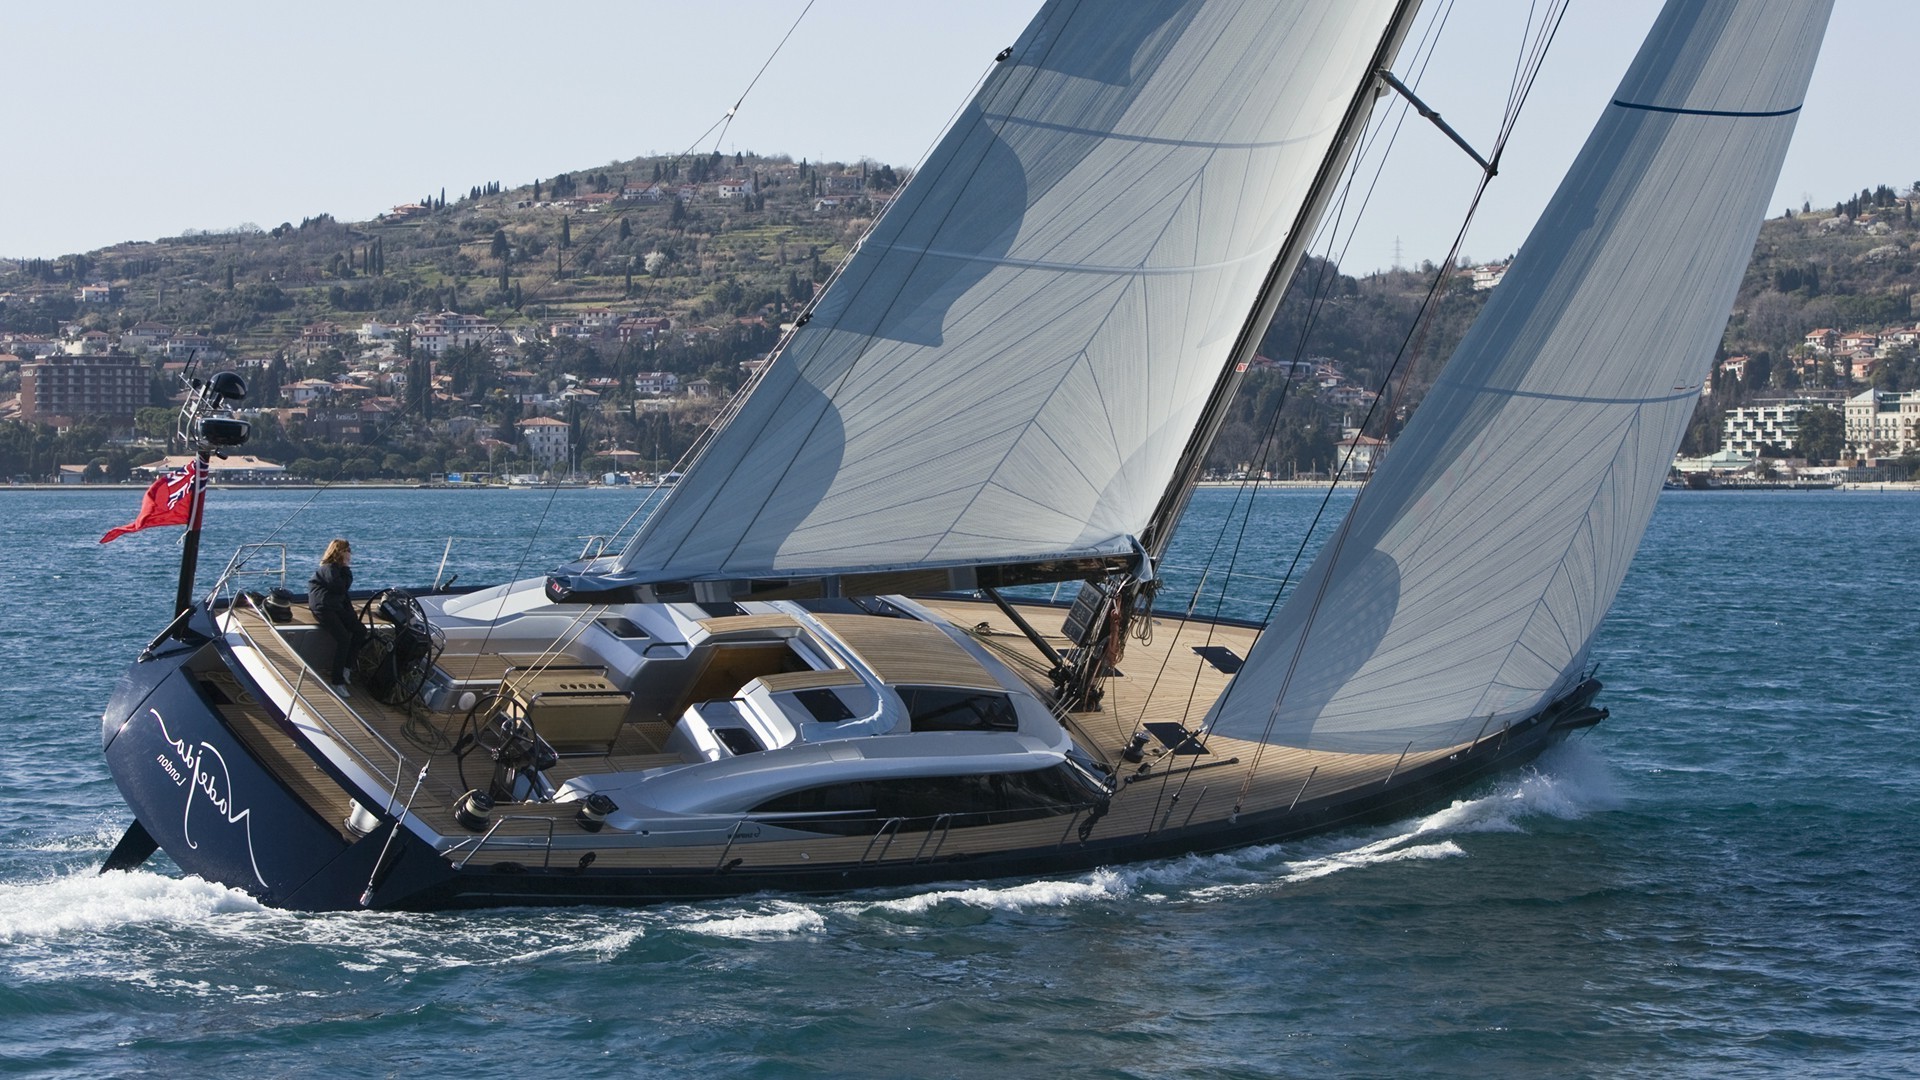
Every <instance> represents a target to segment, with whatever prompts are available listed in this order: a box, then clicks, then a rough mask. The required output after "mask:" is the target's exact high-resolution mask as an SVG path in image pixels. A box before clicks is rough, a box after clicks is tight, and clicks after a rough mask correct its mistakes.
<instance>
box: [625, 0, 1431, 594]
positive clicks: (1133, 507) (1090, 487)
mask: <svg viewBox="0 0 1920 1080" xmlns="http://www.w3.org/2000/svg"><path fill="white" fill-rule="evenodd" d="M1415 6H1416V5H1415V3H1414V2H1413V0H1338V2H1328V0H1286V2H1279V3H1264V4H1249V3H1241V2H1227V0H1156V2H1147V0H1141V2H1129V3H1125V4H1109V3H1093V2H1077V0H1055V2H1051V3H1048V4H1047V5H1046V6H1045V7H1044V8H1043V9H1042V11H1041V12H1040V14H1039V15H1038V16H1037V17H1036V18H1035V19H1034V21H1033V24H1032V25H1031V26H1029V27H1028V28H1027V30H1026V31H1025V32H1024V33H1023V34H1022V35H1021V37H1020V39H1019V40H1018V42H1017V43H1016V44H1015V45H1014V46H1013V48H1012V49H1011V50H1010V54H1009V56H1008V57H1007V59H1006V60H1005V61H1004V62H1003V63H1001V64H999V65H997V66H996V68H995V69H994V71H993V73H992V74H991V75H990V76H989V77H988V79H987V80H986V81H985V83H984V85H983V87H982V89H981V90H980V92H979V94H978V95H977V96H976V97H975V99H974V100H973V102H972V103H971V104H970V105H969V106H968V107H967V108H966V110H965V111H964V112H963V113H962V114H961V116H960V117H959V119H958V120H957V121H956V122H955V124H954V125H953V127H952V128H951V129H950V130H949V131H948V132H947V133H946V135H945V137H944V138H943V139H942V140H941V142H940V143H939V145H938V146H937V147H936V148H935V150H934V151H933V153H932V154H931V155H930V156H929V158H928V160H927V162H926V164H925V166H924V167H923V168H922V169H921V170H920V172H919V173H918V174H917V175H916V176H915V177H914V179H913V180H912V182H911V183H910V184H908V186H907V187H906V189H905V190H904V191H903V192H902V193H901V195H900V197H899V198H898V200H897V201H896V204H895V205H894V206H893V207H892V209H891V210H889V211H888V212H887V214H886V215H885V216H884V218H883V219H882V220H881V222H880V223H879V225H878V226H877V227H876V229H875V230H874V231H873V232H872V233H871V234H870V235H869V236H868V237H867V239H866V240H865V241H864V242H863V244H862V246H861V248H860V249H859V251H858V252H857V253H856V254H855V255H854V257H853V258H852V259H851V260H850V261H849V262H848V264H847V266H846V267H845V269H844V270H843V271H842V273H841V275H840V277H839V278H838V280H836V281H835V283H834V284H833V286H832V287H831V288H830V289H829V290H828V291H827V293H826V294H825V295H824V296H823V297H822V299H821V301H820V302H819V304H818V305H817V306H816V308H815V309H814V310H813V311H812V313H811V316H810V319H809V321H807V322H806V323H805V325H803V326H802V327H801V328H800V329H799V330H798V331H797V332H796V333H795V335H794V336H793V338H792V340H791V341H790V342H789V343H788V345H787V347H786V349H785V350H784V351H783V352H782V353H781V354H780V356H779V357H778V358H777V359H776V361H775V362H774V363H773V365H772V366H771V367H770V368H769V369H768V371H767V373H766V376H765V378H764V380H763V382H762V383H761V384H760V385H759V386H758V387H757V388H756V389H755V390H754V392H753V394H752V395H751V397H750V398H749V399H748V400H747V401H746V403H745V404H744V406H743V407H742V411H741V412H740V414H739V415H738V416H737V417H736V418H735V419H734V420H733V421H732V422H731V423H730V424H729V425H728V426H727V427H726V428H725V429H724V430H723V431H722V432H721V433H720V434H719V435H718V436H717V437H716V438H715V439H714V441H713V442H712V443H711V444H710V445H709V447H708V448H707V449H706V450H705V451H704V452H703V453H702V455H701V456H700V457H699V459H698V460H697V461H696V462H695V463H694V464H693V465H692V466H691V468H690V469H689V470H688V472H687V475H686V476H685V477H684V478H683V479H682V480H681V481H680V482H679V484H678V485H677V487H676V488H675V490H674V491H673V492H672V494H671V496H670V497H669V498H668V499H667V500H666V501H665V502H664V503H663V504H662V506H661V507H660V508H659V509H658V510H657V511H656V512H655V513H654V514H653V516H652V517H651V518H650V519H649V520H648V521H647V522H646V523H645V524H644V525H643V526H642V527H641V529H640V530H639V532H638V533H637V534H636V535H635V537H634V539H633V541H632V542H631V543H630V544H629V545H628V547H627V548H626V550H625V551H624V552H623V553H622V555H621V556H620V557H619V558H618V560H616V567H615V569H614V570H613V577H614V578H615V579H619V580H624V581H626V582H629V583H646V582H665V581H701V580H706V581H714V580H728V579H734V580H737V579H743V578H768V577H773V578H784V577H799V576H821V577H826V576H831V575H835V574H843V573H863V572H882V571H892V570H902V569H918V568H927V567H959V566H980V565H987V564H1006V563H1018V562H1026V563H1032V562H1040V561H1044V560H1050V559H1056V558H1063V557H1065V558H1073V557H1087V556H1111V555H1116V554H1121V553H1128V552H1130V551H1132V550H1133V548H1134V544H1135V541H1134V540H1133V538H1134V537H1136V536H1138V535H1139V534H1140V532H1141V531H1142V530H1143V528H1144V527H1145V526H1146V524H1147V522H1148V519H1149V518H1150V516H1151V515H1152V512H1153V509H1154V506H1155V504H1156V502H1157V501H1158V500H1159V499H1160V497H1161V495H1162V493H1163V491H1164V490H1165V489H1166V488H1167V485H1168V480H1169V477H1170V476H1171V475H1172V472H1173V470H1174V467H1175V463H1176V461H1177V459H1178V458H1179V456H1180V454H1181V451H1182V449H1183V448H1184V447H1185V445H1186V443H1187V440H1188V437H1189V435H1190V434H1191V433H1192V432H1193V430H1194V428H1195V426H1196V424H1197V422H1198V419H1199V415H1200V413H1201V411H1202V407H1203V405H1204V404H1205V401H1206V398H1207V396H1208V393H1209V391H1210V390H1211V389H1212V387H1213V386H1214V384H1215V382H1216V380H1217V379H1218V378H1219V377H1220V374H1221V372H1222V371H1223V369H1224V368H1225V366H1226V364H1227V363H1228V358H1229V355H1230V353H1231V352H1232V351H1233V347H1234V344H1235V340H1236V338H1237V337H1238V335H1239V333H1240V331H1241V328H1242V326H1243V324H1245V323H1246V322H1247V320H1248V313H1249V311H1250V310H1252V309H1253V308H1254V307H1255V306H1256V305H1258V304H1261V303H1262V301H1263V295H1262V294H1263V283H1264V282H1266V281H1267V280H1268V279H1269V277H1270V276H1277V277H1278V278H1279V279H1280V283H1281V284H1282V285H1284V282H1285V277H1286V276H1287V275H1288V274H1290V273H1291V269H1292V261H1290V260H1297V257H1298V251H1299V250H1300V248H1301V246H1302V245H1301V242H1300V241H1299V239H1298V238H1297V237H1295V239H1294V240H1293V242H1292V243H1291V245H1290V246H1289V238H1290V236H1294V235H1295V234H1297V233H1298V232H1300V231H1301V230H1300V229H1298V228H1296V226H1297V225H1300V224H1301V223H1303V222H1304V223H1305V224H1306V227H1307V229H1308V230H1310V228H1311V220H1312V216H1313V215H1312V213H1311V212H1309V211H1310V210H1311V204H1312V201H1313V200H1314V199H1315V198H1316V197H1317V196H1316V194H1315V191H1316V183H1315V178H1316V176H1317V175H1318V174H1320V173H1321V172H1322V171H1323V169H1324V168H1325V167H1326V165H1327V163H1328V162H1329V161H1330V160H1332V159H1335V158H1337V157H1338V156H1339V155H1340V154H1341V153H1342V152H1343V150H1344V148H1345V146H1346V145H1347V143H1349V142H1350V137H1351V131H1352V129H1353V128H1354V127H1355V125H1354V124H1353V123H1352V122H1351V118H1352V116H1353V115H1354V114H1355V113H1356V112H1357V113H1358V115H1360V116H1361V117H1362V118H1364V116H1365V113H1366V109H1367V108H1368V107H1370V104H1371V102H1370V99H1369V98H1367V97H1366V96H1365V95H1366V94H1367V92H1368V90H1369V88H1370V79H1371V72H1372V70H1373V68H1374V67H1375V66H1376V65H1378V64H1382V63H1385V62H1386V61H1387V60H1390V59H1391V55H1392V48H1393V47H1394V46H1395V45H1397V43H1398V41H1399V38H1400V36H1401V35H1403V34H1404V32H1405V26H1406V24H1407V23H1408V22H1409V21H1410V20H1411V12H1412V9H1413V8H1414V7H1415ZM1319 186H1320V187H1321V188H1324V185H1319ZM1283 253H1287V258H1285V259H1283V258H1282V255H1283ZM1276 260H1279V261H1280V262H1281V263H1283V264H1284V265H1279V266H1276ZM1265 291H1269V292H1270V291H1273V290H1271V289H1267V290H1265Z"/></svg>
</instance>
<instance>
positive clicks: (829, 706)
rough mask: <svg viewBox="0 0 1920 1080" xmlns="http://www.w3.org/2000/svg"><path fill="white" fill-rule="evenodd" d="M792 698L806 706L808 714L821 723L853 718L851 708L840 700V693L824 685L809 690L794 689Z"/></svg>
mask: <svg viewBox="0 0 1920 1080" xmlns="http://www.w3.org/2000/svg"><path fill="white" fill-rule="evenodd" d="M793 697H794V700H796V701H798V702H799V703H800V704H801V705H803V706H805V707H806V710H807V712H808V714H809V715H811V716H812V717H813V718H814V719H815V720H818V721H819V722H821V723H823V724H837V723H839V722H841V721H842V720H851V719H853V710H852V709H849V708H847V703H846V702H844V701H841V700H840V695H839V694H836V693H834V692H833V691H831V690H828V689H827V688H826V687H823V686H822V687H815V688H813V689H811V690H796V691H794V692H793Z"/></svg>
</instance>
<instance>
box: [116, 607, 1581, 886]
mask: <svg viewBox="0 0 1920 1080" xmlns="http://www.w3.org/2000/svg"><path fill="white" fill-rule="evenodd" d="M212 629H213V627H212V625H211V622H210V620H209V619H208V618H207V616H206V614H205V612H204V611H203V612H201V613H198V614H197V615H196V618H195V623H194V624H193V625H192V626H190V627H189V632H188V633H187V634H186V635H184V636H185V637H186V638H187V640H185V641H181V642H175V641H169V642H167V643H165V644H163V645H161V646H158V647H156V648H155V649H154V650H152V651H151V652H150V653H149V654H147V655H145V656H143V658H142V659H141V660H140V661H138V662H136V663H135V664H134V665H132V667H130V668H129V669H128V671H127V673H126V675H125V676H124V677H123V678H122V679H121V681H120V684H119V685H118V687H117V688H116V689H115V692H114V695H113V698H112V700H111V703H110V704H109V707H108V709H107V712H106V715H105V717H104V718H103V739H104V742H105V753H106V759H107V764H108V766H109V768H110V769H111V770H112V773H113V777H114V781H115V782H116V783H117V784H118V785H119V787H120V791H121V793H122V794H123V795H124V796H125V798H126V800H127V803H128V805H129V806H131V807H132V808H133V811H134V813H135V815H136V818H137V820H138V822H139V824H140V825H141V826H143V827H144V828H145V830H146V832H147V833H149V834H150V835H151V837H152V839H153V840H154V841H156V842H157V843H158V844H159V846H160V847H161V848H163V849H164V850H165V851H166V852H167V854H168V855H169V856H171V857H172V858H173V860H174V862H176V863H178V864H179V865H180V867H181V868H182V869H184V870H185V871H187V872H188V873H191V874H195V875H198V876H200V877H203V878H206V879H208V880H211V881H217V882H220V883H222V884H224V885H228V886H230V887H233V888H237V889H241V890H244V891H246V892H248V893H251V894H252V895H254V896H256V897H258V898H259V899H260V900H261V901H263V902H265V903H267V904H271V905H274V906H278V907H287V908H296V909H303V910H341V909H351V908H357V907H363V906H365V907H376V908H404V909H438V908H463V907H484V906H497V905H526V904H636V903H648V902H657V901H663V900H698V899H711V898H717V897H725V896H738V895H741V894H745V893H753V892H760V891H768V890H772V891H784V892H841V891H846V890H849V889H858V888H875V887H899V886H911V885H922V884H926V883H930V882H939V881H952V880H957V879H980V878H993V877H1021V876H1036V875H1047V874H1058V873H1063V872H1073V871H1079V870H1087V869H1091V868H1094V867H1098V866H1103V865H1112V864H1115V863H1122V862H1130V861H1136V860H1141V859H1154V858H1166V857H1174V856H1180V855H1187V854H1194V853H1201V852H1211V851H1219V850H1224V849H1229V848H1234V847H1241V846H1245V845H1250V844H1260V843H1272V842H1275V841H1281V840H1287V839H1292V838H1296V837H1300V836H1304V835H1308V834H1311V833H1317V832H1325V831H1328V830H1331V829H1337V828H1343V827H1350V826H1354V825H1359V824H1364V823H1369V822H1375V821H1382V820H1393V819H1397V818H1402V817H1405V816H1407V815H1409V814H1412V813H1415V812H1418V811H1419V810H1421V809H1422V808H1424V807H1427V806H1430V805H1432V804H1433V803H1434V802H1435V801H1436V800H1439V799H1441V798H1444V797H1447V796H1449V795H1450V794H1452V793H1454V792H1457V791H1458V790H1459V789H1460V788H1461V787H1462V786H1464V785H1467V784H1471V783H1473V782H1475V781H1478V780H1480V779H1482V778H1484V777H1487V776H1489V775H1492V774H1494V773H1497V772H1500V771H1503V770H1507V769H1511V768H1514V767H1516V766H1519V765H1522V764H1525V763H1526V762H1528V761H1531V760H1532V759H1533V758H1534V757H1535V756H1537V755H1538V754H1539V753H1540V752H1541V751H1542V750H1543V749H1545V748H1546V747H1547V746H1549V745H1551V744H1552V743H1553V742H1555V741H1557V740H1558V739H1560V738H1561V737H1563V736H1564V735H1566V734H1567V733H1568V732H1570V731H1573V730H1578V729H1580V728H1582V727H1586V726H1590V725H1591V724H1592V723H1594V722H1596V721H1597V720H1598V719H1600V718H1601V717H1603V716H1604V715H1605V713H1604V712H1603V711H1600V710H1597V709H1594V708H1592V707H1591V704H1590V703H1591V700H1592V698H1593V696H1594V694H1595V693H1597V692H1598V690H1599V684H1598V683H1595V682H1592V681H1589V682H1588V683H1587V684H1585V685H1583V686H1582V687H1581V688H1580V689H1579V690H1577V691H1575V693H1574V694H1572V695H1570V696H1569V697H1568V698H1566V699H1563V700H1562V701H1560V702H1557V703H1556V704H1555V705H1554V706H1553V707H1552V708H1550V709H1548V710H1546V711H1545V712H1543V713H1542V714H1541V715H1539V716H1537V717H1535V718H1533V719H1531V720H1529V721H1527V722H1525V723H1523V724H1519V725H1516V726H1514V727H1513V728H1512V729H1511V730H1509V731H1507V732H1505V733H1504V734H1503V735H1501V736H1499V737H1497V738H1488V739H1485V740H1483V741H1482V742H1481V743H1480V744H1478V745H1477V746H1475V747H1474V748H1473V749H1471V750H1465V751H1462V752H1461V753H1459V754H1456V755H1454V756H1453V757H1451V758H1448V759H1445V760H1442V761H1439V762H1435V763H1432V764H1429V765H1426V766H1424V767H1421V768H1417V769H1409V770H1407V771H1406V772H1404V773H1401V774H1398V775H1396V776H1394V777H1392V778H1391V782H1390V783H1386V784H1382V785H1381V786H1380V787H1379V788H1377V789H1373V790H1370V791H1367V792H1365V793H1356V792H1353V791H1347V792H1342V793H1339V794H1337V795H1333V796H1329V797H1327V798H1324V799H1316V800H1309V801H1306V802H1303V803H1301V804H1300V805H1298V806H1294V807H1289V808H1286V809H1284V810H1275V811H1270V812H1267V813H1263V814H1246V815H1242V816H1241V817H1240V818H1239V819H1238V820H1229V821H1212V822H1206V823H1201V824H1195V825H1191V826H1185V827H1181V826H1169V827H1163V828H1161V829H1159V830H1157V831H1155V832H1153V833H1151V834H1149V835H1125V834H1122V835H1115V836H1111V837H1101V838H1096V839H1092V840H1090V841H1084V842H1075V841H1073V840H1071V839H1067V838H1065V837H1063V839H1062V842H1060V843H1058V844H1055V845H1049V846H1047V847H1045V848H1041V849H1032V848H1029V849H1022V850H1010V851H1006V852H998V853H993V854H986V855H968V856H959V857H946V856H943V857H938V858H930V859H926V860H913V861H905V860H901V861H895V862H889V863H886V864H884V865H874V864H863V865H857V866H848V865H844V864H843V865H825V866H809V865H805V864H801V865H791V866H774V867H756V868H753V869H751V870H747V869H738V870H735V869H730V868H729V867H728V866H725V865H719V866H712V867H707V868H701V869H696V870H685V869H674V870H660V869H626V868H594V867H592V866H591V863H590V861H589V862H588V864H586V865H569V866H564V867H539V866H525V867H523V866H517V865H513V864H499V863H495V864H490V865H486V866H474V867H471V868H466V869H461V868H457V867H456V864H455V863H454V862H452V861H450V860H449V859H447V858H445V857H443V856H441V855H439V854H438V853H436V852H435V851H433V850H432V849H431V847H430V846H429V845H428V844H427V843H426V842H424V841H421V840H419V839H417V838H416V837H414V836H413V835H412V834H411V833H409V832H407V831H405V830H401V831H399V832H398V834H397V835H396V834H395V832H394V819H393V816H392V815H391V814H390V813H381V811H384V810H386V809H388V808H387V807H386V806H385V804H384V802H383V801H382V799H381V798H380V797H377V796H373V795H368V794H366V793H362V792H358V791H356V790H354V789H353V788H352V786H351V784H350V783H349V781H348V780H347V779H346V778H344V777H342V776H339V775H337V774H335V773H333V772H331V771H325V763H324V762H320V761H318V760H316V759H314V758H312V757H311V756H308V757H305V758H303V759H302V760H301V761H300V762H299V764H300V765H301V766H303V767H305V769H306V771H307V773H308V774H309V775H322V776H323V779H321V780H319V781H318V783H319V784H322V785H324V784H328V783H331V784H333V785H336V788H335V789H331V790H328V791H326V792H323V793H322V794H325V795H329V796H330V797H331V798H332V800H333V801H332V805H335V806H344V805H347V800H348V799H350V798H351V799H354V800H357V801H359V802H360V804H361V805H362V806H365V807H367V808H369V809H370V810H373V811H374V812H375V814H376V816H378V818H379V821H380V823H379V825H378V827H375V828H372V829H371V830H370V831H369V832H368V833H367V834H366V835H359V834H357V833H355V832H353V831H352V830H350V829H348V828H347V827H346V823H345V820H344V815H342V820H338V821H335V820H329V819H328V817H327V816H324V815H323V814H322V813H320V812H318V811H316V810H315V809H314V803H315V790H314V784H315V783H316V781H313V780H311V779H310V780H309V781H308V790H307V791H306V793H305V796H304V797H303V795H302V794H301V793H299V792H296V791H295V790H294V789H293V787H292V786H290V785H289V784H288V783H287V782H285V781H283V779H281V777H280V776H277V775H275V772H274V768H273V767H272V766H271V765H270V764H269V763H268V762H266V761H264V760H263V759H262V757H261V756H260V755H258V754H257V753H256V752H255V749H253V748H251V747H250V746H249V745H248V742H247V739H246V738H245V737H244V736H243V735H242V734H241V733H240V732H238V731H236V730H235V727H234V726H233V725H232V724H230V723H229V722H228V721H227V720H225V719H223V715H222V711H221V708H220V697H219V695H220V691H219V690H218V689H217V688H216V687H215V686H214V685H213V682H212V681H211V680H210V679H209V678H208V676H209V675H214V674H220V673H223V672H224V673H231V674H233V676H234V677H236V678H237V677H238V675H237V672H238V670H239V669H238V665H233V664H230V663H228V661H229V660H230V657H227V656H224V655H222V654H221V653H220V651H219V649H220V647H219V646H218V645H217V644H215V643H213V642H212V641H211V640H210V635H211V632H212ZM255 697H256V698H257V699H262V700H263V699H264V696H263V695H258V694H256V695H255ZM276 722H277V723H279V724H280V725H281V726H282V727H283V729H284V728H285V720H284V718H279V717H277V716H276ZM285 734H287V735H289V736H291V735H292V732H291V731H290V730H286V731H285ZM258 737H259V736H258V733H257V732H256V733H255V738H256V740H257V739H258ZM285 745H289V746H292V745H304V744H303V743H298V742H297V741H296V740H293V739H291V738H289V739H288V740H287V741H286V743H285ZM280 764H281V768H282V769H283V771H284V770H285V768H286V762H285V761H284V760H282V761H281V763H280ZM1158 780H1159V777H1157V776H1153V775H1148V776H1142V777H1139V778H1138V779H1137V780H1136V781H1135V782H1136V783H1140V782H1147V783H1153V782H1156V781H1158ZM1141 794H1143V795H1144V794H1146V792H1145V791H1144V790H1143V791H1142V792H1141ZM1168 809H1169V814H1168V816H1167V818H1163V819H1162V820H1170V819H1171V817H1172V813H1171V811H1172V807H1171V806H1169V808H1168ZM902 839H903V840H904V839H905V837H904V836H903V838H902Z"/></svg>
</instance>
